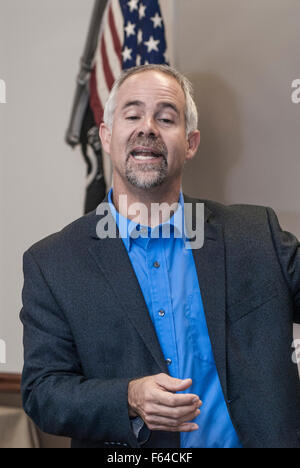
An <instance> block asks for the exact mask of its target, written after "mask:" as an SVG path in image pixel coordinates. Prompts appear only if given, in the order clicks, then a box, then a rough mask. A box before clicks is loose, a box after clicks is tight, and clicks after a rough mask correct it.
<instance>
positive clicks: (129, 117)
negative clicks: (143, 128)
mask: <svg viewBox="0 0 300 468" xmlns="http://www.w3.org/2000/svg"><path fill="white" fill-rule="evenodd" d="M138 119H139V116H138V115H129V116H128V117H126V120H138Z"/></svg>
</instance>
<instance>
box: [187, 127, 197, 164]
mask: <svg viewBox="0 0 300 468" xmlns="http://www.w3.org/2000/svg"><path fill="white" fill-rule="evenodd" d="M199 145H200V132H199V130H194V131H193V132H191V133H190V134H189V136H188V139H187V153H186V160H188V159H192V158H193V157H194V156H195V154H196V153H197V150H198V148H199Z"/></svg>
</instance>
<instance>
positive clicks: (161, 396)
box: [153, 391, 202, 408]
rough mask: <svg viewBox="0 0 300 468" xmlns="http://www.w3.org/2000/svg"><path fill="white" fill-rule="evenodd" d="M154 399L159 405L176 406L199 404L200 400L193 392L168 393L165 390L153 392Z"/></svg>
mask: <svg viewBox="0 0 300 468" xmlns="http://www.w3.org/2000/svg"><path fill="white" fill-rule="evenodd" d="M153 396H154V401H155V402H156V404H158V405H161V406H168V407H170V408H177V407H178V406H192V405H197V404H198V405H199V406H200V405H201V404H202V402H201V400H200V398H199V397H198V395H195V394H193V393H176V394H174V393H170V392H166V391H158V392H157V393H155V395H153Z"/></svg>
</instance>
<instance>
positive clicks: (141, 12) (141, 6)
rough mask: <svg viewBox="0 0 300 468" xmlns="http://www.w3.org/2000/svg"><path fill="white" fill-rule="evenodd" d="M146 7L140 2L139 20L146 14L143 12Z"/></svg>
mask: <svg viewBox="0 0 300 468" xmlns="http://www.w3.org/2000/svg"><path fill="white" fill-rule="evenodd" d="M146 8H147V7H146V6H145V5H143V4H142V3H141V4H140V9H139V15H140V20H141V19H143V18H145V16H146V13H145V11H146Z"/></svg>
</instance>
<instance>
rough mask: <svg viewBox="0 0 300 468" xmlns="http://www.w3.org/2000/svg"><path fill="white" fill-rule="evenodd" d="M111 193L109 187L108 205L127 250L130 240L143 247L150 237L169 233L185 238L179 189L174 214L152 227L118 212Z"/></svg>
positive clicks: (181, 194) (181, 199)
mask: <svg viewBox="0 0 300 468" xmlns="http://www.w3.org/2000/svg"><path fill="white" fill-rule="evenodd" d="M112 195H113V189H112V188H111V189H110V191H109V193H108V203H109V207H110V210H111V213H112V215H113V217H114V219H115V221H116V224H117V226H118V229H119V232H120V235H121V237H122V239H123V241H124V244H125V247H126V249H127V250H128V251H130V249H131V245H132V242H136V243H138V244H140V245H141V246H142V247H145V246H146V245H147V243H148V241H149V240H150V238H151V239H153V238H154V239H155V238H160V237H168V234H169V233H170V237H171V238H182V239H184V240H186V237H185V229H184V198H183V193H182V191H180V196H179V201H178V203H179V206H178V209H177V210H176V212H175V213H174V215H173V216H172V217H171V218H170V219H168V220H167V221H166V222H164V223H162V224H160V225H159V226H156V227H154V228H153V229H151V228H150V227H149V226H142V225H140V224H138V223H135V222H134V221H131V220H130V219H128V218H126V217H125V216H123V215H122V214H121V213H119V212H118V211H117V210H116V208H115V206H114V204H113V201H112Z"/></svg>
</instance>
